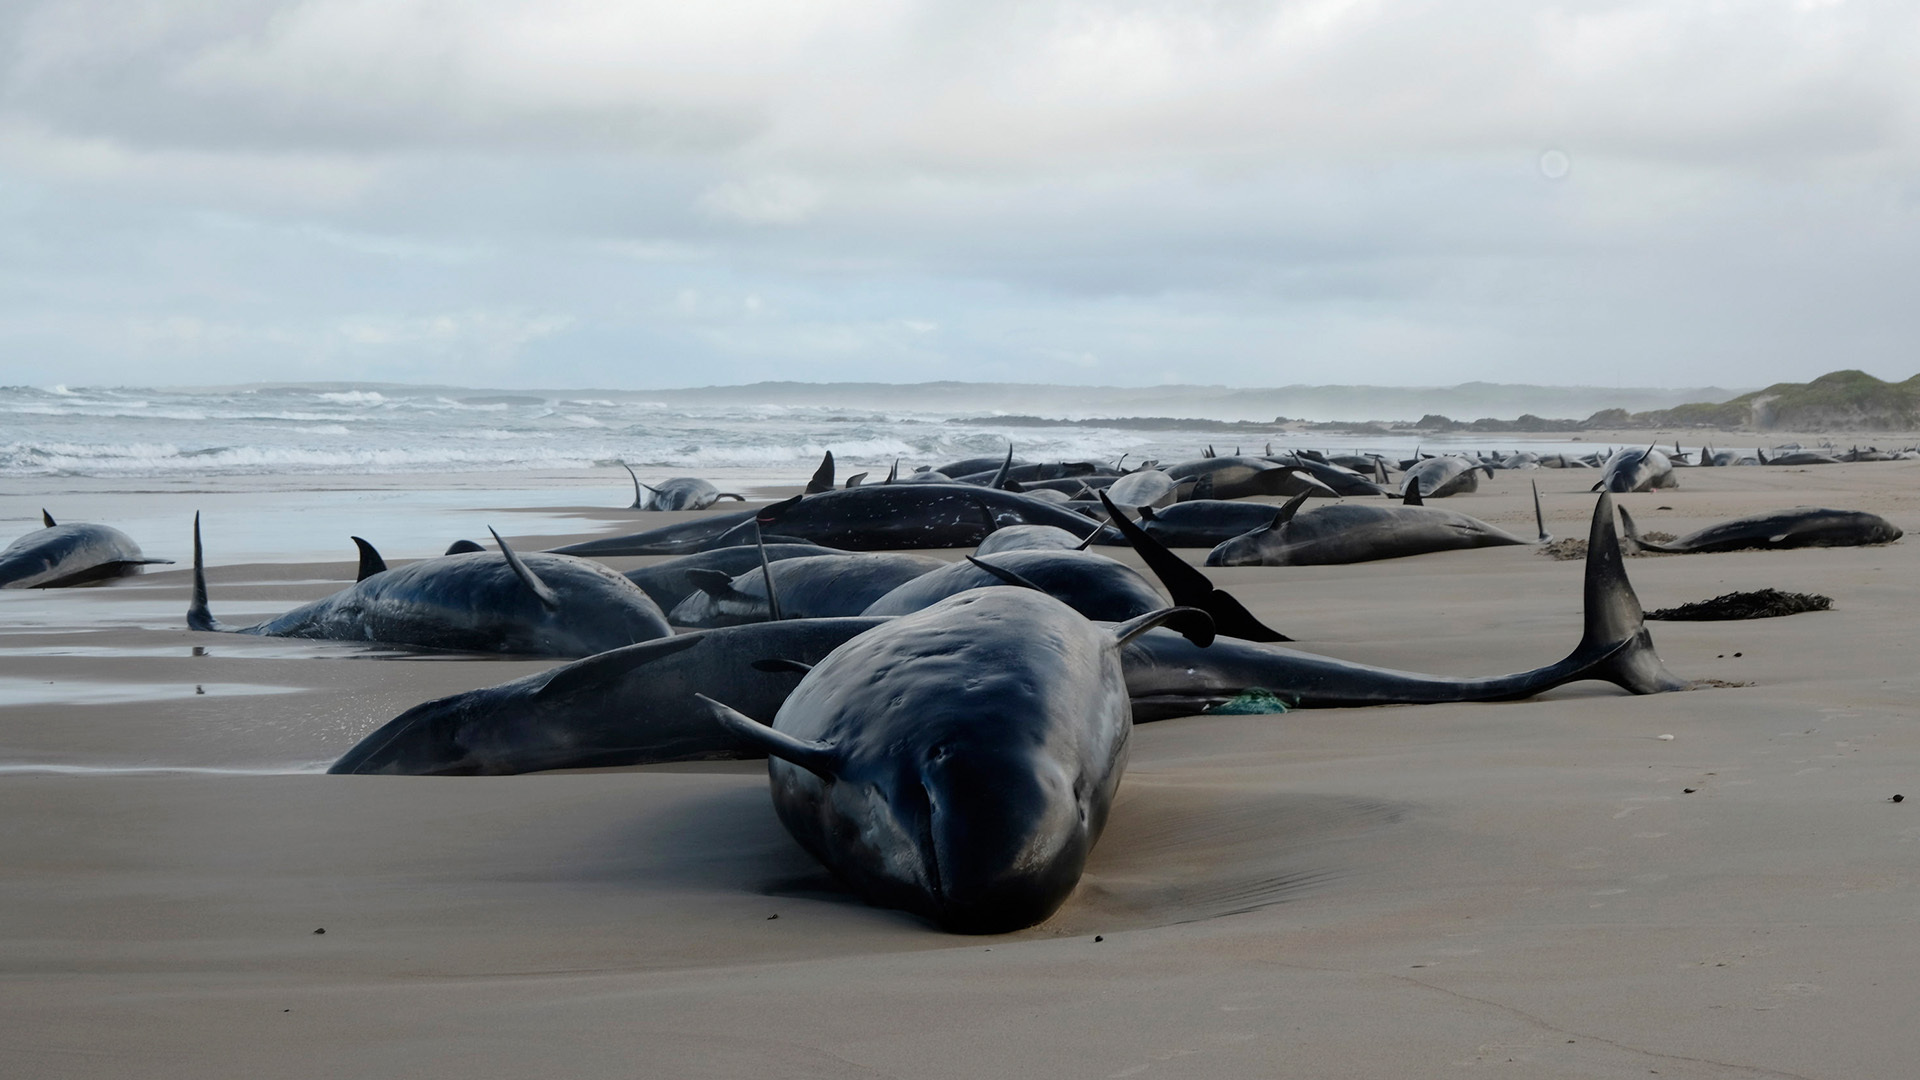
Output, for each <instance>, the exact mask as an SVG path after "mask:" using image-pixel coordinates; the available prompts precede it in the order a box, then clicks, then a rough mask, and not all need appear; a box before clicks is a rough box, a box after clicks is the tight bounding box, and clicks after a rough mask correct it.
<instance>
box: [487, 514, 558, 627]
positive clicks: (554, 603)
mask: <svg viewBox="0 0 1920 1080" xmlns="http://www.w3.org/2000/svg"><path fill="white" fill-rule="evenodd" d="M487 531H488V532H490V533H493V542H494V543H496V544H499V545H500V554H502V555H505V556H506V557H507V565H508V566H511V567H512V568H513V576H515V577H517V578H519V579H520V583H521V584H522V585H525V586H526V587H527V591H529V592H531V593H533V595H535V596H537V597H539V598H540V603H541V605H542V606H544V607H545V608H546V609H547V610H548V611H555V610H558V609H559V607H560V598H559V597H558V596H555V595H554V592H553V590H552V589H550V588H548V587H547V583H546V582H544V581H541V580H540V575H538V574H536V573H534V572H533V568H532V567H530V566H528V565H527V564H526V563H524V562H521V561H520V556H519V555H518V554H516V553H515V552H514V550H513V548H512V547H510V546H509V545H508V544H507V542H506V541H505V540H502V539H501V538H500V533H499V532H498V531H496V530H495V529H494V528H493V526H491V525H489V526H487Z"/></svg>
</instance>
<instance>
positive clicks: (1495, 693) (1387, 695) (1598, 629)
mask: <svg viewBox="0 0 1920 1080" xmlns="http://www.w3.org/2000/svg"><path fill="white" fill-rule="evenodd" d="M1587 545H1588V546H1587V563H1586V573H1585V581H1584V584H1583V590H1584V600H1585V615H1584V623H1585V625H1584V632H1583V634H1582V636H1581V639H1580V643H1579V645H1577V646H1576V647H1575V648H1574V650H1573V652H1571V653H1569V654H1568V655H1567V656H1566V658H1565V659H1562V660H1560V661H1558V662H1556V663H1553V664H1549V665H1547V666H1545V667H1541V668H1534V669H1532V670H1530V671H1522V672H1518V673H1515V674H1512V675H1497V676H1491V677H1486V678H1457V677H1451V676H1442V675H1420V674H1415V673H1412V672H1405V671H1395V670H1392V669H1390V668H1380V667H1374V666H1372V665H1369V664H1356V663H1350V662H1347V661H1344V660H1335V659H1331V658H1329V657H1324V656H1314V655H1311V654H1308V653H1301V652H1296V651H1294V650H1292V649H1286V648H1282V647H1279V646H1275V645H1261V644H1254V643H1250V642H1241V641H1236V640H1234V639H1231V638H1221V639H1219V640H1218V641H1216V642H1215V643H1214V645H1213V647H1211V648H1208V649H1195V648H1193V647H1192V646H1191V645H1190V644H1188V643H1187V642H1185V641H1182V640H1180V639H1179V638H1177V637H1171V636H1169V635H1166V634H1161V633H1148V634H1144V635H1142V636H1141V637H1140V638H1138V639H1137V640H1135V641H1133V642H1132V643H1130V644H1129V645H1128V646H1127V647H1126V649H1125V650H1124V661H1125V664H1126V671H1127V691H1128V693H1129V695H1130V696H1131V697H1132V698H1133V702H1134V708H1135V710H1136V713H1137V715H1138V718H1139V719H1140V720H1141V721H1142V722H1144V721H1146V720H1148V719H1161V718H1165V717H1171V716H1186V715H1190V714H1192V713H1196V712H1201V711H1203V710H1205V709H1207V708H1210V707H1212V706H1216V705H1219V704H1222V703H1224V702H1227V701H1231V700H1232V699H1233V698H1235V697H1238V696H1239V695H1241V694H1243V693H1245V692H1247V691H1249V690H1253V689H1262V690H1266V691H1269V692H1271V693H1273V694H1274V695H1276V696H1278V697H1279V698H1281V699H1282V700H1283V701H1285V702H1287V703H1288V704H1289V705H1291V706H1294V707H1299V708H1336V707H1344V706H1352V705H1388V704H1398V705H1427V704H1434V703H1438V702H1447V701H1507V700H1513V699H1518V698H1526V697H1532V696H1533V695H1535V694H1539V693H1542V692H1544V691H1547V690H1550V689H1552V688H1554V687H1556V686H1560V685H1563V684H1565V683H1570V682H1576V681H1579V680H1582V679H1601V680H1604V681H1607V682H1611V683H1614V684H1615V685H1617V686H1620V687H1622V688H1623V689H1626V690H1628V691H1629V692H1631V693H1635V694H1653V693H1661V692H1664V691H1668V690H1681V689H1685V688H1686V687H1687V686H1688V685H1690V684H1688V683H1686V682H1684V681H1683V680H1681V679H1678V678H1675V677H1674V676H1673V675H1672V674H1671V673H1669V672H1668V671H1667V669H1666V665H1664V664H1663V663H1661V661H1660V657H1659V654H1657V653H1656V652H1655V651H1654V648H1653V638H1652V636H1651V635H1650V634H1648V632H1647V627H1646V621H1645V619H1644V617H1643V615H1642V613H1641V610H1640V600H1639V598H1638V597H1637V596H1635V595H1634V592H1633V585H1632V583H1631V582H1629V581H1628V580H1627V569H1626V563H1625V561H1624V560H1623V559H1622V557H1621V551H1620V537H1619V533H1618V532H1617V531H1616V529H1615V527H1614V523H1613V499H1612V497H1611V496H1609V495H1607V494H1604V493H1603V494H1602V495H1601V496H1600V499H1599V501H1598V503H1597V504H1596V505H1595V507H1594V515H1593V523H1592V526H1591V528H1590V529H1589V531H1588V540H1587Z"/></svg>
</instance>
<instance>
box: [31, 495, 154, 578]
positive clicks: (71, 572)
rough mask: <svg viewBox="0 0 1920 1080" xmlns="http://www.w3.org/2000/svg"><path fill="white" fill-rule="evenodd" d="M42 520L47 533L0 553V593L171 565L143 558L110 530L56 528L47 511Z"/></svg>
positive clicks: (123, 537)
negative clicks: (154, 566) (4, 590)
mask: <svg viewBox="0 0 1920 1080" xmlns="http://www.w3.org/2000/svg"><path fill="white" fill-rule="evenodd" d="M40 520H42V521H44V522H46V527H45V528H43V529H40V530H39V531H37V532H30V533H28V534H26V535H25V536H22V537H21V538H19V539H18V540H15V541H14V542H13V543H11V544H8V545H7V548H6V550H5V551H0V589H60V588H65V587H66V586H68V585H80V584H84V583H86V582H89V581H102V580H105V579H106V578H112V577H120V576H122V575H125V574H137V573H139V572H140V570H141V568H142V567H144V566H148V565H151V564H154V563H170V562H172V561H173V560H172V559H149V558H147V557H146V556H145V555H142V554H141V553H140V545H139V544H136V543H134V542H133V537H131V536H128V535H127V534H126V533H123V532H121V531H120V530H119V529H116V528H113V527H112V526H110V525H84V524H82V525H60V524H57V523H55V521H54V520H53V515H51V514H49V513H47V512H46V511H45V510H42V511H40Z"/></svg>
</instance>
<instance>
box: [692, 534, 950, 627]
mask: <svg viewBox="0 0 1920 1080" xmlns="http://www.w3.org/2000/svg"><path fill="white" fill-rule="evenodd" d="M747 550H749V551H751V550H752V549H751V548H749V549H747ZM820 550H823V551H824V550H827V549H825V548H822V549H820ZM948 565H950V564H948V563H947V562H946V561H945V560H942V559H936V558H934V557H932V556H931V555H915V554H912V553H911V552H904V551H867V552H835V553H833V554H830V555H827V556H826V557H824V558H815V559H786V560H783V561H781V562H776V563H770V564H768V565H767V567H766V568H765V569H764V570H763V569H761V568H760V567H757V566H756V567H752V568H750V569H747V570H743V571H741V572H740V573H738V574H735V575H733V576H731V577H728V576H725V575H722V574H720V573H717V572H714V571H707V572H705V573H694V574H692V575H690V576H691V577H692V578H693V579H694V581H695V584H696V585H697V589H696V590H695V591H694V592H693V593H692V594H691V595H689V596H688V597H687V598H686V599H685V600H682V601H680V603H679V604H677V605H675V606H674V608H673V610H672V611H671V612H669V613H668V615H667V621H668V622H670V623H672V624H673V625H675V626H691V627H716V626H738V625H740V624H741V623H750V622H765V621H766V620H768V619H772V618H776V617H777V618H781V619H825V618H836V617H840V616H846V615H859V614H863V613H864V612H865V611H866V609H867V605H869V604H871V603H873V602H874V601H875V600H878V599H880V598H881V597H883V596H885V595H887V594H888V593H889V592H891V591H892V590H893V589H894V588H895V587H897V586H899V585H901V584H903V583H906V582H909V581H912V580H913V579H915V578H918V577H920V576H922V575H924V574H927V573H929V572H932V571H937V570H939V569H940V568H942V567H944V566H948ZM768 575H771V576H772V579H773V589H772V595H771V597H769V595H768V589H767V578H768ZM776 607H777V612H776Z"/></svg>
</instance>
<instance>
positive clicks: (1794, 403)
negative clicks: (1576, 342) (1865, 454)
mask: <svg viewBox="0 0 1920 1080" xmlns="http://www.w3.org/2000/svg"><path fill="white" fill-rule="evenodd" d="M1631 422H1632V424H1633V425H1634V426H1645V427H1750V428H1755V429H1757V430H1761V431H1770V430H1773V431H1818V430H1821V429H1823V428H1834V427H1851V428H1880V429H1884V430H1888V431H1911V430H1913V429H1914V428H1916V427H1920V375H1915V376H1913V377H1912V378H1910V379H1907V380H1906V381H1905V382H1896V383H1890V382H1885V381H1883V380H1881V379H1876V378H1874V377H1873V376H1872V375H1869V374H1867V373H1866V372H1864V371H1854V370H1851V369H1849V370H1846V371H1830V372H1828V373H1826V374H1825V375H1822V376H1820V377H1819V378H1817V379H1815V380H1813V381H1812V382H1805V383H1775V384H1773V385H1772V386H1769V387H1767V388H1766V389H1764V390H1755V391H1754V392H1753V393H1750V394H1742V395H1740V396H1739V397H1737V398H1734V399H1733V400H1731V401H1723V402H1719V403H1717V404H1716V403H1711V402H1698V403H1694V404H1688V405H1679V406H1675V407H1674V408H1671V409H1659V410H1655V411H1653V412H1644V413H1635V414H1633V415H1632V417H1631Z"/></svg>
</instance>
